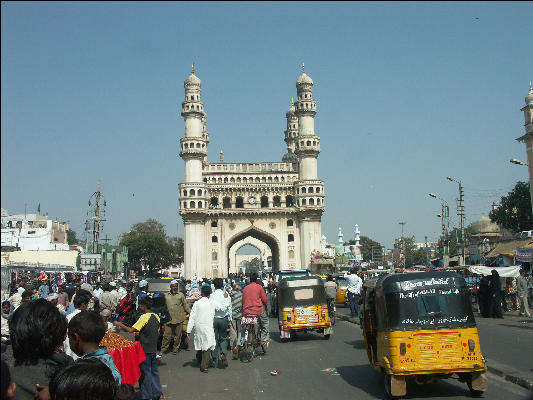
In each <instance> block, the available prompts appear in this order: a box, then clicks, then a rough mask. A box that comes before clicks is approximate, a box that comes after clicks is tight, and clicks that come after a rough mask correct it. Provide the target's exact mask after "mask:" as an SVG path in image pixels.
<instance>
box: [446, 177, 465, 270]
mask: <svg viewBox="0 0 533 400" xmlns="http://www.w3.org/2000/svg"><path fill="white" fill-rule="evenodd" d="M446 179H447V180H449V181H450V182H455V183H458V184H459V205H458V206H457V215H458V216H460V217H461V242H462V256H461V260H460V263H459V265H465V259H466V254H465V205H464V191H463V184H462V183H461V181H460V180H459V181H458V180H456V179H454V178H452V177H451V176H447V177H446Z"/></svg>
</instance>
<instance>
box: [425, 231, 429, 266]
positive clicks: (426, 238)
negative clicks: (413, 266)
mask: <svg viewBox="0 0 533 400" xmlns="http://www.w3.org/2000/svg"><path fill="white" fill-rule="evenodd" d="M424 242H425V246H426V264H427V265H429V255H428V237H427V236H424Z"/></svg>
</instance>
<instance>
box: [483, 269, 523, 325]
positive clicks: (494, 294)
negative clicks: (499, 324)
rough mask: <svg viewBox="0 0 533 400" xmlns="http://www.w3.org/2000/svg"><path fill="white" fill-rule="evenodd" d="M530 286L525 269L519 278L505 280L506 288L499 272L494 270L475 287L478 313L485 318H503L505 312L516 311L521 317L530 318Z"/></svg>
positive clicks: (521, 271)
mask: <svg viewBox="0 0 533 400" xmlns="http://www.w3.org/2000/svg"><path fill="white" fill-rule="evenodd" d="M529 285H530V282H528V272H527V270H525V269H521V270H520V276H519V277H517V278H507V279H505V287H502V286H503V285H502V279H501V278H500V275H499V273H498V271H497V270H496V269H493V270H492V271H491V275H486V276H483V277H481V279H480V280H479V282H476V284H475V285H474V287H475V288H476V289H475V290H476V293H475V294H476V301H477V307H478V310H477V311H478V312H479V313H480V314H481V316H482V317H484V318H503V315H504V312H507V311H509V310H511V309H516V310H518V312H519V316H526V317H530V316H531V314H530V312H529V304H528V298H529Z"/></svg>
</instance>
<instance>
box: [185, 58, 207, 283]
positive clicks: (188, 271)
mask: <svg viewBox="0 0 533 400" xmlns="http://www.w3.org/2000/svg"><path fill="white" fill-rule="evenodd" d="M183 86H184V87H185V101H184V102H183V103H182V105H181V116H182V117H183V119H184V120H185V137H184V138H183V139H181V140H180V144H181V151H180V157H181V158H183V161H185V179H184V183H182V184H181V185H180V214H181V215H182V217H183V224H184V230H185V243H186V245H185V248H184V263H185V276H192V275H195V274H196V275H198V276H203V271H204V268H205V265H206V263H205V262H206V260H205V251H204V246H203V243H205V230H204V222H203V218H204V216H205V210H206V208H207V193H206V185H205V184H204V182H203V180H202V165H203V161H204V160H206V157H207V144H208V142H209V135H208V133H207V130H206V114H205V112H204V104H203V103H202V101H201V90H202V82H201V81H200V79H199V78H198V77H197V76H196V75H195V74H194V64H193V66H192V72H191V74H190V75H189V77H188V78H187V79H185V82H184V84H183Z"/></svg>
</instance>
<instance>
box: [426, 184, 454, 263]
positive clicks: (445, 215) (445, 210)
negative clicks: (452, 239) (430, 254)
mask: <svg viewBox="0 0 533 400" xmlns="http://www.w3.org/2000/svg"><path fill="white" fill-rule="evenodd" d="M429 197H432V198H434V199H439V200H440V201H441V207H442V211H441V213H440V214H437V217H439V218H441V226H442V236H443V237H444V246H443V254H442V264H443V266H444V267H447V266H448V265H449V260H450V249H449V244H448V229H449V221H450V208H449V207H448V203H447V202H446V200H444V199H443V198H442V197H440V196H438V195H437V194H435V193H429Z"/></svg>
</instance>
